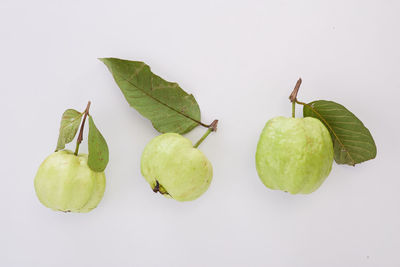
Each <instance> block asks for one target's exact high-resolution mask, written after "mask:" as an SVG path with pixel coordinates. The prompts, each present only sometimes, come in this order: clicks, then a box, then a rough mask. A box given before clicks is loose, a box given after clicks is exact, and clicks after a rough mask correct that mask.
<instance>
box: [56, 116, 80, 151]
mask: <svg viewBox="0 0 400 267" xmlns="http://www.w3.org/2000/svg"><path fill="white" fill-rule="evenodd" d="M81 120H82V113H80V112H78V111H76V110H74V109H67V110H66V111H64V113H63V115H62V118H61V125H60V133H59V135H58V141H57V148H56V151H58V150H61V149H64V148H65V144H68V143H70V142H71V141H72V140H74V137H75V135H76V133H77V131H78V128H79V125H80V123H81Z"/></svg>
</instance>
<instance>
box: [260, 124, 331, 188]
mask: <svg viewBox="0 0 400 267" xmlns="http://www.w3.org/2000/svg"><path fill="white" fill-rule="evenodd" d="M332 162H333V145H332V140H331V137H330V134H329V132H328V130H327V129H326V127H325V126H324V125H323V124H322V122H320V121H319V120H318V119H315V118H311V117H306V118H285V117H276V118H273V119H271V120H269V121H268V122H267V123H266V124H265V127H264V129H263V130H262V132H261V136H260V139H259V141H258V145H257V152H256V168H257V172H258V175H259V176H260V179H261V181H262V182H263V183H264V184H265V186H267V187H268V188H271V189H276V190H283V191H286V192H290V193H292V194H298V193H300V194H309V193H311V192H314V191H315V190H316V189H318V187H319V186H320V185H321V184H322V183H323V182H324V180H325V179H326V177H327V176H328V175H329V173H330V171H331V169H332Z"/></svg>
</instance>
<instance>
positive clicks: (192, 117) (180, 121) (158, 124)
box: [100, 58, 209, 134]
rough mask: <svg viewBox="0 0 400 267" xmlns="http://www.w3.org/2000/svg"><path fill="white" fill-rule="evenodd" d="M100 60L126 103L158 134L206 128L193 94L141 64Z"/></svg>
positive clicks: (137, 62) (127, 61)
mask: <svg viewBox="0 0 400 267" xmlns="http://www.w3.org/2000/svg"><path fill="white" fill-rule="evenodd" d="M100 60H101V61H102V62H103V63H104V64H105V65H106V66H107V67H108V69H109V70H110V72H111V73H112V75H113V77H114V79H115V81H116V83H117V84H118V86H119V88H120V89H121V91H122V93H123V94H124V96H125V98H126V100H127V101H128V103H129V104H130V105H131V106H132V107H133V108H135V109H136V110H137V111H138V112H139V113H140V114H141V115H142V116H144V117H146V118H147V119H149V120H150V121H151V122H152V124H153V126H154V128H155V129H156V130H157V131H159V132H160V133H167V132H174V133H179V134H184V133H187V132H189V131H191V130H192V129H193V128H195V127H196V126H198V125H202V126H205V127H209V125H205V124H203V123H201V121H200V117H201V115H200V108H199V105H198V104H197V102H196V99H195V98H194V97H193V95H191V94H188V93H186V92H185V91H184V90H182V88H181V87H180V86H179V85H178V84H177V83H172V82H168V81H166V80H164V79H162V78H161V77H159V76H157V75H156V74H154V73H153V72H152V71H151V70H150V67H149V66H148V65H146V64H145V63H143V62H140V61H129V60H122V59H118V58H101V59H100Z"/></svg>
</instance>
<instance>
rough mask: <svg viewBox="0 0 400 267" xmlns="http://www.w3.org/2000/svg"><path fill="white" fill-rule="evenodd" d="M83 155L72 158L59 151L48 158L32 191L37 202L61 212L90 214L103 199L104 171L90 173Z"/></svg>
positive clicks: (64, 151) (70, 153) (72, 154)
mask: <svg viewBox="0 0 400 267" xmlns="http://www.w3.org/2000/svg"><path fill="white" fill-rule="evenodd" d="M87 161H88V156H87V155H86V154H80V155H78V156H76V155H74V153H73V152H71V151H68V150H62V151H58V152H55V153H53V154H51V155H50V156H48V157H47V158H46V159H45V160H44V161H43V163H42V164H41V165H40V167H39V170H38V171H37V174H36V177H35V182H34V183H35V190H36V195H37V196H38V198H39V200H40V202H41V203H42V204H43V205H45V206H46V207H48V208H51V209H53V210H58V211H64V212H69V211H72V212H89V211H91V210H92V209H94V208H95V207H96V206H97V205H98V204H99V202H100V200H101V199H102V198H103V194H104V190H105V185H106V177H105V175H104V172H95V171H92V170H91V169H90V168H89V166H88V165H87Z"/></svg>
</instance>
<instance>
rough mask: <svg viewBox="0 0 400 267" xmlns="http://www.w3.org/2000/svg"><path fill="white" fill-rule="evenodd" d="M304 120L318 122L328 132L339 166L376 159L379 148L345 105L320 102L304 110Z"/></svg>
mask: <svg viewBox="0 0 400 267" xmlns="http://www.w3.org/2000/svg"><path fill="white" fill-rule="evenodd" d="M303 115H304V117H314V118H317V119H319V120H320V121H321V122H322V123H324V125H325V126H326V127H327V129H328V130H329V132H330V134H331V137H332V143H333V149H334V158H335V161H336V163H338V164H347V165H352V166H354V165H355V164H358V163H361V162H364V161H367V160H370V159H373V158H375V157H376V145H375V142H374V139H373V138H372V135H371V133H370V132H369V130H368V129H367V128H366V127H365V126H364V124H363V123H362V122H361V121H360V120H359V119H358V118H357V117H356V116H355V115H354V114H353V113H352V112H350V111H349V110H348V109H346V108H345V107H344V106H342V105H340V104H338V103H335V102H333V101H326V100H318V101H313V102H311V103H309V104H305V105H304V107H303Z"/></svg>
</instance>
